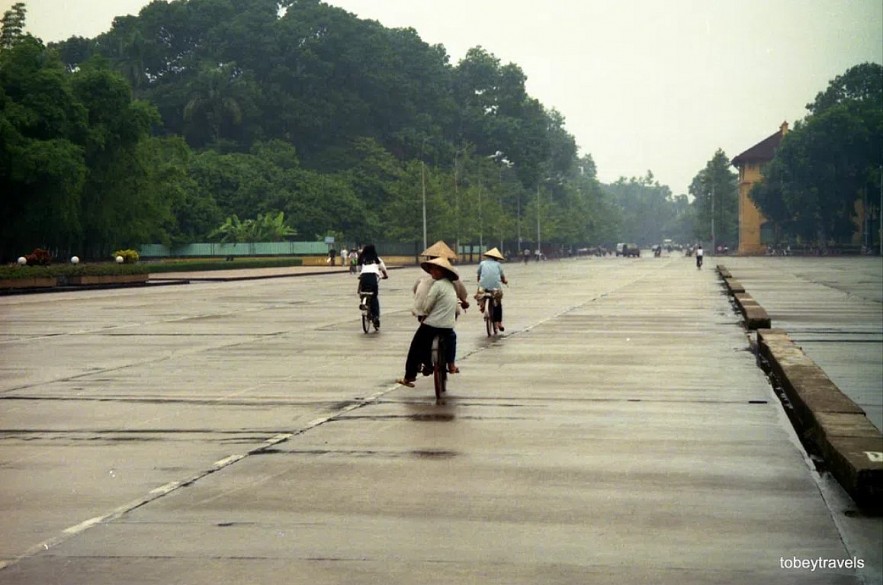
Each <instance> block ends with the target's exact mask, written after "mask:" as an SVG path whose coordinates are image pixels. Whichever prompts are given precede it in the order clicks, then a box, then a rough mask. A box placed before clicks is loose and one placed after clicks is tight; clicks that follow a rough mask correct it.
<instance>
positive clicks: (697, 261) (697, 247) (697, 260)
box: [696, 244, 702, 268]
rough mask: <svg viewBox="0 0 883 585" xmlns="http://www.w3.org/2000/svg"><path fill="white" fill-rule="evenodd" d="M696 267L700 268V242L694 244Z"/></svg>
mask: <svg viewBox="0 0 883 585" xmlns="http://www.w3.org/2000/svg"><path fill="white" fill-rule="evenodd" d="M696 268H702V244H699V245H698V246H696Z"/></svg>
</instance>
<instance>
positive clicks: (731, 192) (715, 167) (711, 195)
mask: <svg viewBox="0 0 883 585" xmlns="http://www.w3.org/2000/svg"><path fill="white" fill-rule="evenodd" d="M738 178H739V177H738V175H737V174H736V173H734V172H733V171H731V170H730V162H729V158H728V157H727V155H726V153H724V151H723V150H721V149H718V150H717V151H716V152H715V153H714V156H713V157H712V158H711V160H709V161H708V163H706V165H705V168H704V169H702V170H701V171H699V173H697V174H696V176H695V177H693V181H692V182H691V183H690V187H689V192H690V195H692V196H693V206H694V209H695V214H694V218H695V224H694V230H693V235H694V236H695V238H696V239H698V240H700V241H705V242H710V243H711V244H712V248H714V247H716V246H718V245H727V246H729V247H731V248H734V249H735V248H736V246H737V244H738V242H739V186H738Z"/></svg>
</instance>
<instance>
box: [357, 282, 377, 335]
mask: <svg viewBox="0 0 883 585" xmlns="http://www.w3.org/2000/svg"><path fill="white" fill-rule="evenodd" d="M373 296H374V293H373V292H368V291H360V292H359V309H361V311H362V331H364V332H365V333H368V329H370V328H371V326H372V325H373V326H374V331H377V330H378V329H379V328H378V327H377V320H376V319H375V318H374V313H373V312H371V297H373Z"/></svg>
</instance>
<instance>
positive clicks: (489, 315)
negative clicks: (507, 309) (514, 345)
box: [481, 288, 501, 337]
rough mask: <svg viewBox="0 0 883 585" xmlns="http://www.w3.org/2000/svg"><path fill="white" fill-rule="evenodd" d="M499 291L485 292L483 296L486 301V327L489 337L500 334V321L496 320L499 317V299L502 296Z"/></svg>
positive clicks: (482, 298)
mask: <svg viewBox="0 0 883 585" xmlns="http://www.w3.org/2000/svg"><path fill="white" fill-rule="evenodd" d="M499 293H500V291H499V289H496V288H494V289H491V290H485V291H484V293H483V294H482V295H481V300H484V302H485V303H484V325H485V328H486V329H487V335H488V337H492V336H494V335H496V334H497V333H499V326H498V325H497V323H498V321H496V320H495V319H494V317H496V315H497V307H498V306H500V300H499V297H500V296H501V295H500V294H499Z"/></svg>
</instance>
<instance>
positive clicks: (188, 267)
mask: <svg viewBox="0 0 883 585" xmlns="http://www.w3.org/2000/svg"><path fill="white" fill-rule="evenodd" d="M303 263H304V262H303V259H302V258H291V257H287V258H237V259H236V260H234V261H232V262H228V261H225V260H169V261H164V262H151V263H149V264H141V266H147V267H148V272H152V273H158V272H202V271H205V270H232V269H238V268H280V267H285V266H303Z"/></svg>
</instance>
